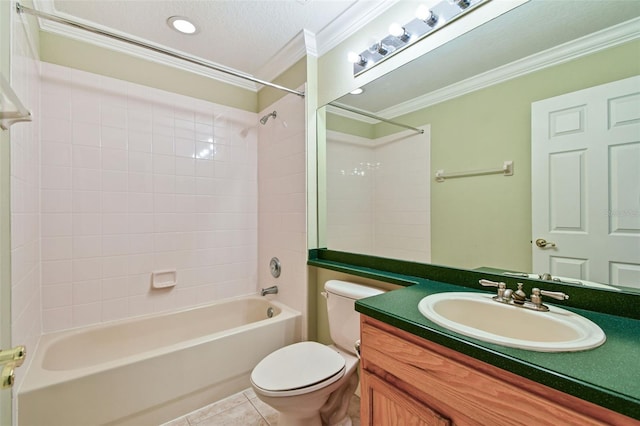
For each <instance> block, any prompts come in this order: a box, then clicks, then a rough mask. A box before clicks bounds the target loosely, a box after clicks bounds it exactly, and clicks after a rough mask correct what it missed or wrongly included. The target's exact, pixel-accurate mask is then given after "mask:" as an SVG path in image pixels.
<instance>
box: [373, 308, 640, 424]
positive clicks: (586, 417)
mask: <svg viewBox="0 0 640 426" xmlns="http://www.w3.org/2000/svg"><path fill="white" fill-rule="evenodd" d="M361 357H362V359H361V370H360V378H361V379H360V380H361V424H362V425H369V426H386V425H416V426H422V425H439V426H440V425H458V426H462V425H490V426H498V425H535V426H543V425H549V426H558V425H563V426H564V425H576V426H586V425H624V426H631V425H634V426H635V425H640V422H639V421H637V420H634V419H632V418H630V417H627V416H624V415H622V414H619V413H616V412H614V411H611V410H608V409H606V408H603V407H600V406H598V405H595V404H593V403H590V402H587V401H584V400H582V399H579V398H576V397H574V396H571V395H568V394H565V393H563V392H560V391H558V390H555V389H552V388H549V387H547V386H544V385H541V384H539V383H536V382H534V381H531V380H528V379H525V378H523V377H520V376H518V375H515V374H513V373H510V372H508V371H505V370H502V369H499V368H497V367H494V366H492V365H489V364H487V363H484V362H481V361H478V360H476V359H474V358H471V357H469V356H467V355H464V354H461V353H459V352H456V351H453V350H451V349H448V348H445V347H443V346H441V345H438V344H435V343H433V342H430V341H428V340H425V339H422V338H420V337H418V336H415V335H413V334H410V333H407V332H405V331H402V330H399V329H397V328H395V327H392V326H390V325H388V324H385V323H382V322H380V321H377V320H375V319H373V318H370V317H367V316H365V315H361Z"/></svg>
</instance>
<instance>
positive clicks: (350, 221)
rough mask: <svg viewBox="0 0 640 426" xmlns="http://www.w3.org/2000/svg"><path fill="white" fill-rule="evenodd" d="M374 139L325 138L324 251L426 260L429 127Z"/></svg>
mask: <svg viewBox="0 0 640 426" xmlns="http://www.w3.org/2000/svg"><path fill="white" fill-rule="evenodd" d="M424 129H425V133H424V134H416V133H413V132H403V133H400V134H396V135H391V136H387V137H382V138H378V139H374V140H370V139H365V138H361V137H356V136H352V135H347V134H343V133H338V132H328V134H327V154H326V156H327V247H329V248H331V249H334V250H344V251H352V252H357V253H365V254H371V255H376V256H381V257H390V258H397V259H405V260H415V261H420V262H429V261H430V260H431V228H430V222H431V220H430V206H429V199H430V195H429V192H430V177H429V173H430V172H429V170H430V166H429V161H430V160H429V158H430V156H429V152H430V148H429V144H430V134H429V130H430V129H429V127H428V126H426V127H425V128H424Z"/></svg>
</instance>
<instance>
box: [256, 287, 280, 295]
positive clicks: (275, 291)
mask: <svg viewBox="0 0 640 426" xmlns="http://www.w3.org/2000/svg"><path fill="white" fill-rule="evenodd" d="M267 294H278V286H277V285H274V286H271V287H267V288H263V289H262V290H260V295H261V296H265V295H267Z"/></svg>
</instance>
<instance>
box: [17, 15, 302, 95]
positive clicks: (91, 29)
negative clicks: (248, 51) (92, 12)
mask: <svg viewBox="0 0 640 426" xmlns="http://www.w3.org/2000/svg"><path fill="white" fill-rule="evenodd" d="M16 10H17V12H18V13H27V14H29V15H33V16H36V17H38V18H42V19H46V20H49V21H53V22H57V23H59V24H64V25H69V26H71V27H74V28H78V29H81V30H84V31H88V32H91V33H94V34H98V35H101V36H105V37H109V38H111V39H114V40H118V41H121V42H124V43H129V44H132V45H134V46H138V47H141V48H144V49H148V50H151V51H154V52H156V53H160V54H163V55H167V56H171V57H172V58H175V59H180V60H183V61H186V62H190V63H192V64H195V65H200V66H202V67H205V68H208V69H211V70H214V71H218V72H221V73H224V74H229V75H232V76H234V77H238V78H242V79H244V80H249V81H251V82H253V83H256V84H261V85H263V86H268V87H271V88H274V89H278V90H284V91H285V92H289V93H292V94H294V95H298V96H302V97H304V92H300V91H298V90H293V89H289V88H288V87H284V86H280V85H279V84H275V83H271V82H268V81H264V80H260V79H259V78H255V77H252V76H250V75H246V74H242V73H239V72H237V71H233V70H230V69H227V68H224V67H221V66H218V65H215V64H212V63H210V62H207V61H204V60H201V59H197V58H192V57H189V56H186V55H180V54H179V53H175V52H172V51H170V50H167V49H163V48H161V47H157V46H153V45H150V44H147V43H143V42H141V41H137V40H134V39H131V38H128V37H124V36H121V35H118V34H115V33H112V32H109V31H106V30H102V29H99V28H95V27H92V26H89V25H86V24H82V23H79V22H75V21H72V20H70V19H67V18H62V17H60V16H56V15H52V14H49V13H46V12H40V11H39V10H36V9H32V8H30V7H26V6H23V5H21V4H20V3H16Z"/></svg>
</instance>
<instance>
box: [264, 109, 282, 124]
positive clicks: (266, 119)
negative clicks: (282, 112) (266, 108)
mask: <svg viewBox="0 0 640 426" xmlns="http://www.w3.org/2000/svg"><path fill="white" fill-rule="evenodd" d="M277 116H278V112H277V111H273V112H270V113H269V114H267V115H265V116H264V117H262V118H261V119H260V124H263V125H264V124H267V121H269V118H271V117H273V118H276V117H277Z"/></svg>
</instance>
